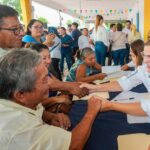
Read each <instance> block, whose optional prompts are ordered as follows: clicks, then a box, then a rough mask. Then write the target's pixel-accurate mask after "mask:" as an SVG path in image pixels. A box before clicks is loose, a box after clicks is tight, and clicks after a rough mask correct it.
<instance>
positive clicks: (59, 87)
mask: <svg viewBox="0 0 150 150" xmlns="http://www.w3.org/2000/svg"><path fill="white" fill-rule="evenodd" d="M69 87H70V83H69V82H61V81H59V82H54V84H52V85H51V86H50V89H51V90H52V91H69Z"/></svg>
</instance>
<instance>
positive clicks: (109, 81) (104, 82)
mask: <svg viewBox="0 0 150 150" xmlns="http://www.w3.org/2000/svg"><path fill="white" fill-rule="evenodd" d="M109 82H110V81H105V82H102V83H100V84H105V83H109Z"/></svg>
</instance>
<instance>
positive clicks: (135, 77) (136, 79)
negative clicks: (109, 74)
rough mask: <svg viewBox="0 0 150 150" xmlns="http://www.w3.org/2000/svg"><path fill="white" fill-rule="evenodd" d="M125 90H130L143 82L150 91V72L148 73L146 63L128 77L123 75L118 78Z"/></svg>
mask: <svg viewBox="0 0 150 150" xmlns="http://www.w3.org/2000/svg"><path fill="white" fill-rule="evenodd" d="M117 81H118V83H119V84H120V86H121V87H122V89H123V90H124V91H129V90H130V89H132V88H133V87H136V86H137V85H139V84H141V83H143V84H144V85H145V87H146V88H147V90H148V92H150V74H149V73H147V70H146V65H142V66H140V67H138V68H137V70H136V71H134V72H132V73H131V74H130V75H128V76H127V77H125V76H124V77H122V78H120V79H118V80H117Z"/></svg>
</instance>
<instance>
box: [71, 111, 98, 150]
mask: <svg viewBox="0 0 150 150" xmlns="http://www.w3.org/2000/svg"><path fill="white" fill-rule="evenodd" d="M95 117H96V114H94V115H92V114H91V113H88V112H87V113H86V114H85V116H84V117H83V119H82V120H81V122H80V123H79V124H78V125H77V126H76V127H75V128H74V129H73V130H72V139H71V144H70V148H69V150H74V149H77V150H82V149H83V146H84V144H85V143H86V141H87V139H88V137H89V135H90V132H91V127H92V124H93V122H94V120H95Z"/></svg>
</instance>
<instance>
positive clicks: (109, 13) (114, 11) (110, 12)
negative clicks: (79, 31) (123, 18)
mask: <svg viewBox="0 0 150 150" xmlns="http://www.w3.org/2000/svg"><path fill="white" fill-rule="evenodd" d="M60 11H61V12H64V13H72V14H74V15H77V14H80V16H78V18H79V19H94V18H95V15H96V14H101V15H103V16H117V15H124V14H128V13H131V12H132V9H131V8H128V9H91V10H87V9H80V10H77V9H62V10H60ZM86 14H87V15H86ZM88 14H90V15H88ZM91 14H92V15H91Z"/></svg>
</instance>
